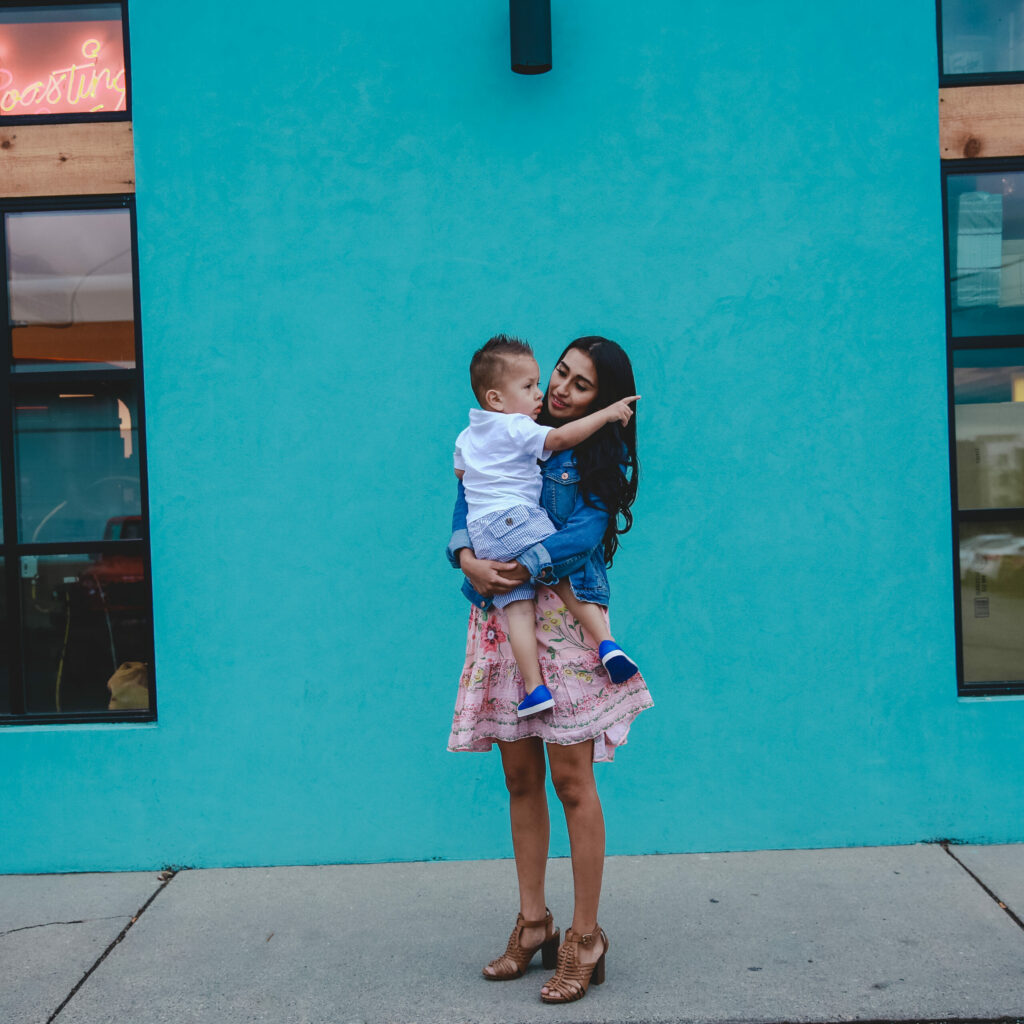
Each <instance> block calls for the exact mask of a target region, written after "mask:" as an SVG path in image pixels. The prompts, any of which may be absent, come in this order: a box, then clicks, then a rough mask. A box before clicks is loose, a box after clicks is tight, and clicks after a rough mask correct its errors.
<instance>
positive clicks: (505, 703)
mask: <svg viewBox="0 0 1024 1024" xmlns="http://www.w3.org/2000/svg"><path fill="white" fill-rule="evenodd" d="M605 614H606V616H607V612H606V613H605ZM537 645H538V654H539V655H540V668H541V675H542V678H543V679H544V682H545V683H546V684H547V687H548V689H550V690H551V695H552V696H553V697H554V698H555V706H554V707H553V708H551V710H550V711H542V712H540V713H539V714H536V715H531V716H529V717H528V718H519V717H518V716H517V715H516V706H517V705H518V704H519V702H520V701H521V700H522V699H523V696H524V693H525V691H524V690H523V682H522V679H521V677H520V675H519V669H518V667H517V666H516V660H515V658H514V657H513V656H512V648H511V646H510V645H509V642H508V619H507V618H506V616H505V613H504V612H503V611H502V610H501V609H498V608H492V609H491V611H490V613H487V612H483V611H481V610H480V609H479V608H476V607H474V608H473V610H472V612H471V613H470V616H469V635H468V637H467V638H466V664H465V666H464V668H463V670H462V678H461V679H460V680H459V694H458V697H457V699H456V701H455V715H454V717H453V719H452V731H451V735H450V737H449V738H448V749H449V750H455V751H458V750H471V751H485V750H490V749H491V746H492V744H493V742H494V740H496V739H497V740H502V741H506V742H512V741H514V740H521V739H524V738H526V737H527V736H539V737H540V738H541V739H542V740H543V741H544V742H545V743H559V744H562V745H569V744H572V743H583V742H585V741H586V740H590V739H592V740H593V741H594V760H595V761H611V760H612V758H613V757H614V756H615V749H616V747H621V746H622V745H623V744H624V743H625V742H626V738H627V736H628V734H629V727H630V725H631V723H632V721H633V719H634V718H636V716H637V715H638V714H640V712H641V711H643V710H644V709H646V708H649V707H653V706H654V701H653V700H651V695H650V694H649V693H648V692H647V684H646V683H645V682H644V680H643V676H642V675H640V674H637V675H635V676H633V678H632V679H630V680H629V681H628V682H625V683H621V684H619V685H617V686H616V685H615V684H614V683H612V682H611V680H609V678H608V673H607V672H606V671H605V668H604V666H603V665H602V664H601V660H600V659H599V658H598V656H597V651H596V650H595V649H594V648H593V647H591V646H590V645H589V644H588V643H587V641H586V639H585V638H584V634H583V628H582V627H581V626H580V624H579V623H578V622H577V621H576V618H575V616H573V615H572V614H571V613H570V612H569V610H568V609H567V608H566V607H565V605H564V604H562V602H561V600H560V599H559V597H558V595H557V594H556V593H555V592H554V591H553V590H549V589H548V588H547V587H538V588H537ZM624 646H625V645H624ZM627 650H628V648H627Z"/></svg>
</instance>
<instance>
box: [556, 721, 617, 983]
mask: <svg viewBox="0 0 1024 1024" xmlns="http://www.w3.org/2000/svg"><path fill="white" fill-rule="evenodd" d="M548 760H549V761H550V762H551V781H552V782H553V783H554V786H555V792H556V793H557V794H558V799H559V800H561V802H562V807H563V809H564V810H565V823H566V825H567V826H568V829H569V848H570V850H571V851H572V882H573V892H574V897H575V905H574V907H573V915H572V930H573V931H574V932H579V933H581V934H583V935H586V934H587V933H589V932H592V931H593V930H594V928H595V927H596V926H597V907H598V904H599V903H600V901H601V880H602V878H603V875H604V813H603V812H602V810H601V799H600V797H599V796H598V795H597V783H596V781H595V780H594V741H593V740H588V741H587V742H586V743H574V744H573V745H572V746H567V747H562V746H559V745H558V744H555V743H549V744H548ZM603 952H604V947H603V945H602V943H601V941H600V939H598V940H597V941H595V942H594V944H593V945H592V946H590V947H589V948H587V947H586V946H580V947H579V958H580V962H581V963H593V962H595V961H596V960H597V959H598V957H600V956H601V954H602V953H603ZM542 991H543V992H545V993H546V992H547V986H545V987H544V989H542Z"/></svg>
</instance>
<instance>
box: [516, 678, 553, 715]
mask: <svg viewBox="0 0 1024 1024" xmlns="http://www.w3.org/2000/svg"><path fill="white" fill-rule="evenodd" d="M554 706H555V698H554V697H552V696H551V691H550V690H549V689H548V688H547V687H546V686H545V685H544V684H543V683H541V684H540V686H538V687H537V688H536V689H535V690H534V691H533V693H528V694H527V695H526V697H525V698H523V700H522V701H520V703H519V708H518V710H517V711H516V714H517V715H518V716H519V717H520V718H525V717H526V716H527V715H535V714H537V712H538V711H547V709H548V708H553V707H554Z"/></svg>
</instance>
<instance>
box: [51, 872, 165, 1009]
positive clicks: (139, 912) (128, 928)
mask: <svg viewBox="0 0 1024 1024" xmlns="http://www.w3.org/2000/svg"><path fill="white" fill-rule="evenodd" d="M179 870H180V869H179V868H168V869H167V870H166V871H164V872H163V874H162V876H161V877H162V878H163V881H162V882H161V883H160V884H159V885H158V886H157V887H156V888H155V889H154V890H153V892H152V894H151V895H150V897H149V899H148V900H146V902H145V903H143V904H142V906H141V907H139V909H138V910H136V911H135V913H134V914H132V916H131V917H130V918H129V920H128V923H127V924H126V925H125V926H124V927H123V928H122V929H121V931H120V932H119V933H118V936H117V938H115V939H114V941H113V942H111V943H110V945H109V946H107V948H106V949H105V950H103V952H102V953H101V954H100V955H99V957H98V958H97V959H96V962H95V963H94V964H93V965H92V966H91V967H90V968H89V970H87V971H86V972H85V974H83V975H82V977H81V978H79V979H78V984H77V985H75V987H74V988H73V989H72V990H71V991H70V992H69V993H68V994H67V995H66V996H65V997H64V1001H63V1002H62V1003H61V1004H60V1006H58V1007H57V1009H56V1010H54V1011H53V1013H51V1014H50V1016H49V1017H47V1018H46V1024H53V1022H54V1021H55V1020H56V1019H57V1017H59V1016H60V1014H61V1013H62V1012H63V1010H64V1007H65V1006H67V1005H68V1003H70V1002H71V1000H72V999H74V998H75V994H76V993H77V992H78V990H79V989H80V988H81V987H82V986H83V985H84V984H85V983H86V982H87V981H88V980H89V978H91V977H92V975H93V972H94V971H95V970H96V968H97V967H99V965H100V964H101V963H103V961H104V960H106V959H107V957H108V956H110V954H111V953H112V952H113V950H114V947H115V946H116V945H117V944H118V943H119V942H121V940H122V939H123V938H124V937H125V936H126V935H127V934H128V933H129V932H130V931H131V930H132V927H133V926H134V924H135V922H136V921H138V919H139V918H140V917H142V915H143V914H144V913H145V912H146V911H147V910H148V909H149V906H150V904H151V903H152V902H153V900H155V899H156V898H157V896H159V895H160V893H162V892H163V891H164V889H166V888H167V886H168V885H170V883H171V882H172V881H173V880H174V877H175V876H176V875H177V874H178V871H179Z"/></svg>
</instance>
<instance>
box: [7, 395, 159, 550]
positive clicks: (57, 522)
mask: <svg viewBox="0 0 1024 1024" xmlns="http://www.w3.org/2000/svg"><path fill="white" fill-rule="evenodd" d="M134 410H135V396H134V388H133V387H132V385H131V384H120V385H118V384H106V385H92V386H90V389H89V390H88V391H86V390H82V391H81V392H78V391H61V390H57V389H54V388H47V389H46V390H42V389H32V390H31V391H28V390H21V389H19V393H18V396H17V397H16V399H15V404H14V445H15V456H16V462H17V480H18V523H19V528H20V531H21V536H20V539H21V541H22V542H24V543H30V544H34V543H40V544H46V543H52V542H53V541H78V540H101V539H103V538H104V536H105V532H106V530H107V527H108V524H109V523H110V521H111V520H112V519H114V518H117V517H121V516H138V515H140V514H141V508H142V506H141V493H140V487H139V459H138V446H137V444H136V441H135V433H136V428H135V427H134V426H133V424H134V423H136V422H137V416H136V415H135V411H134Z"/></svg>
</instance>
